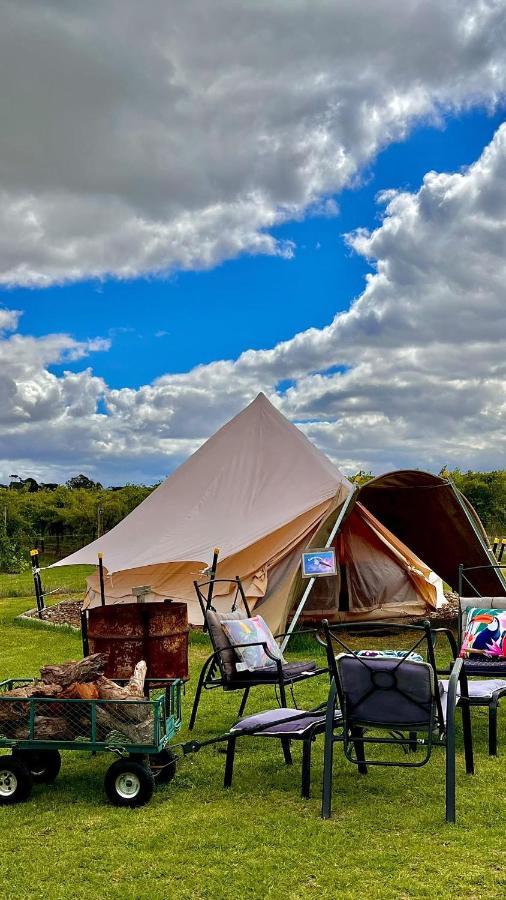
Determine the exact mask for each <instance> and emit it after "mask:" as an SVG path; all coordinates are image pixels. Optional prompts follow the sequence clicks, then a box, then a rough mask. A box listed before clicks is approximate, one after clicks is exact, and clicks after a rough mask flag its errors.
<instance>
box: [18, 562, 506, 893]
mask: <svg viewBox="0 0 506 900" xmlns="http://www.w3.org/2000/svg"><path fill="white" fill-rule="evenodd" d="M61 575H62V576H63V578H60V581H59V583H63V582H64V581H65V573H64V572H62V573H61ZM18 583H19V582H10V581H8V580H7V581H6V577H5V576H0V595H4V599H1V600H0V661H1V663H0V669H1V671H0V676H2V677H5V676H8V675H14V676H16V675H18V676H19V675H27V674H28V675H32V674H36V673H37V670H38V668H39V666H40V665H42V664H43V663H48V662H60V661H63V660H66V659H69V658H76V657H78V656H79V655H80V649H81V648H80V640H79V637H78V636H77V635H75V634H72V633H70V632H66V631H65V630H55V631H54V632H53V631H52V630H50V629H49V628H47V627H41V626H39V625H38V624H37V623H35V624H34V625H32V624H30V625H26V624H24V623H23V624H21V623H16V622H15V621H14V619H15V616H16V615H18V614H19V613H20V612H22V611H23V610H25V609H28V608H30V607H31V606H33V597H31V596H25V597H18V596H16V597H11V598H10V599H9V598H7V597H5V594H6V593H8V590H9V587H8V585H9V584H18ZM67 583H68V584H69V585H70V586H71V587H72V588H73V589H76V588H77V587H78V586H79V584H78V580H77V576H75V574H74V573H71V574H70V577H69V578H67ZM54 586H55V587H56V586H58V585H57V584H55V585H54ZM203 640H204V639H203V638H202V636H199V637H198V638H197V639H196V640H194V641H193V642H192V646H191V653H190V672H191V682H190V684H189V686H188V689H187V694H186V697H185V699H184V717H185V721H186V722H187V721H188V718H189V711H190V704H191V700H192V694H193V689H194V685H195V680H196V676H197V674H198V671H199V666H200V665H201V664H202V662H203V660H204V658H205V656H206V652H207V647H206V645H205V644H204V643H203ZM325 687H326V686H325V682H324V681H322V680H321V681H320V683H319V686H316V685H315V684H312V685H311V686H309V685H304V686H299V689H298V690H297V697H298V699H300V701H301V702H302V703H304V704H307V705H308V706H313V705H315V704H316V703H317V702H318V701H319V700H320V699H323V698H324V696H325ZM238 699H239V698H238V697H237V696H235V695H229V696H224V695H223V694H222V693H220V692H217V691H216V692H213V693H211V694H207V695H206V696H205V697H204V699H203V702H202V706H201V711H200V713H199V719H198V720H197V725H196V729H195V732H194V735H195V737H201V738H203V737H206V736H210V735H212V734H215V733H218V732H220V731H222V730H225V729H226V727H227V726H228V725H229V724H230V723H231V722H232V721H233V719H234V716H235V713H236V710H237V706H238ZM272 702H273V696H272V693H270V692H269V691H267V690H265V691H264V692H263V694H262V693H260V692H257V693H256V695H254V694H252V698H251V700H250V706H249V709H250V710H251V711H253V710H254V709H255V708H256V709H260V708H262V707H263V708H267V707H268V706H270V705H272ZM473 722H474V735H475V754H476V772H477V774H476V776H475V777H474V778H470V777H468V776H466V775H465V772H464V763H463V755H462V742H461V732H460V726H459V735H458V737H459V744H458V751H459V752H458V760H457V768H458V779H457V820H458V823H457V825H456V826H447V825H445V823H444V756H443V753H442V752H441V751H439V752H437V751H436V753H435V755H434V757H433V760H432V761H431V762H430V763H429V765H428V766H426V767H425V768H423V769H420V770H412V771H406V770H404V771H403V770H399V769H393V770H389V769H383V770H381V769H373V770H371V771H370V773H369V775H368V776H367V777H366V778H363V777H359V776H358V775H357V772H356V770H355V769H354V767H352V766H351V765H350V764H348V763H346V762H345V761H344V758H342V756H341V751H340V750H339V749H337V765H336V772H335V789H334V790H335V793H334V798H335V799H334V817H333V818H332V819H331V820H330V821H327V822H324V821H322V820H321V819H320V796H319V793H320V782H321V774H322V772H321V770H322V739H321V738H319V739H318V743H317V745H316V749H315V752H314V764H313V799H311V800H309V801H304V800H301V798H300V796H299V794H298V791H299V780H300V749H299V747H298V745H296V746H295V748H294V758H295V765H294V766H293V768H291V769H290V768H287V767H285V766H284V764H283V762H282V755H281V752H280V750H279V748H278V745H277V744H276V743H275V742H273V741H270V740H264V741H262V740H261V739H257V740H256V741H255V740H252V739H245V740H244V742H243V743H242V745H241V744H239V746H238V752H237V757H236V767H235V774H234V786H233V788H232V789H231V790H230V791H228V792H225V791H224V790H223V788H222V779H223V768H224V756H223V755H222V753H220V752H219V750H218V749H217V748H216V747H211V748H207V749H202V750H201V751H200V752H199V753H198V754H196V755H194V756H191V757H188V758H187V759H186V760H184V761H183V762H182V763H181V764H180V767H179V769H178V772H177V774H176V777H175V779H174V781H173V782H172V783H171V784H169V785H167V786H166V787H164V788H159V789H157V791H156V792H155V795H154V797H153V800H152V801H151V803H150V804H149V805H148V806H146V807H144V808H141V809H138V810H121V809H117V808H114V807H112V806H110V805H107V803H106V802H105V798H104V794H103V789H102V779H103V776H104V773H105V770H106V768H107V766H108V764H109V763H110V759H109V758H108V757H107V756H105V755H99V756H97V757H95V758H91V757H90V755H89V754H86V753H66V754H64V758H63V766H62V771H61V774H60V776H59V778H58V779H57V781H56V782H55V784H54V785H50V786H44V785H41V786H35V788H34V791H33V794H32V797H31V799H30V801H29V802H28V803H26V804H23V805H20V806H17V807H3V808H2V809H1V810H0V817H1V820H2V828H1V831H0V851H1V852H0V879H1V885H2V886H1V888H0V896H1V897H2V898H11V897H12V898H14V897H16V898H19V897H21V898H32V897H33V898H36V897H37V898H42V897H44V898H49V900H53V898H55V900H58V898H91V897H99V898H109V897H110V898H151V900H157V898H160V900H162V898H164V900H165V898H168V900H172V898H185V900H186V898H209V900H228V898H234V900H237V898H264V897H279V896H283V897H286V898H292V900H295V898H307V897H315V898H316V897H318V898H320V897H324V898H326V897H328V898H335V897H339V896H341V897H346V898H347V897H350V898H351V897H353V898H356V897H357V896H358V897H367V898H370V900H376V898H378V900H379V898H382V900H383V898H384V900H393V898H433V897H438V898H446V897H453V896H455V895H456V894H458V895H460V896H461V897H465V898H496V897H499V896H501V895H504V892H505V890H506V881H505V868H506V846H505V844H506V842H505V837H504V790H503V780H504V776H503V769H502V766H503V759H504V753H505V752H506V728H505V724H504V723H505V722H506V715H504V714H503V716H502V720H501V722H500V733H499V745H500V750H502V753H503V757H502V759H489V757H488V756H487V743H486V716H485V714H484V713H483V711H481V710H480V711H478V712H474V713H473ZM186 736H187V732H183V734H182V737H183V739H184V738H185V737H186Z"/></svg>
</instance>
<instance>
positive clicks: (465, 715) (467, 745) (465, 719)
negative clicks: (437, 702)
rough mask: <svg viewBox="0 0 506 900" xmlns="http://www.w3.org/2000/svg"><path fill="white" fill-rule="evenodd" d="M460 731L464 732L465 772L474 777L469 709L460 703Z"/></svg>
mask: <svg viewBox="0 0 506 900" xmlns="http://www.w3.org/2000/svg"><path fill="white" fill-rule="evenodd" d="M462 729H463V732H464V755H465V759H466V772H467V774H468V775H474V757H473V732H472V728H471V708H470V706H469V703H462ZM489 741H490V734H489Z"/></svg>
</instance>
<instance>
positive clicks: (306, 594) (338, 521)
mask: <svg viewBox="0 0 506 900" xmlns="http://www.w3.org/2000/svg"><path fill="white" fill-rule="evenodd" d="M357 491H358V485H356V484H355V485H353V490H352V491H350V493H349V494H348V496H347V497H346V500H345V501H344V503H343V505H342V507H341V511H340V513H339V515H338V517H337V519H336V521H335V522H334V527H333V528H332V531H331V532H330V534H329V536H328V538H327V540H326V543H325V547H330V545H331V544H332V541H333V540H334V538H335V536H336V534H337V532H338V530H339V527H340V525H341V523H342V521H343V519H344V517H345V515H346V512H347V510H348V507H349V506H350V503H351V500H352V498H353V497H355V495H356V494H357ZM315 581H316V579H315V578H310V579H309V581H308V584H307V587H306V590H305V591H304V593H303V595H302V597H301V599H300V603H299V605H298V607H297V609H296V610H295V612H294V614H293V617H292V621H291V622H290V625H289V627H288V630H287V633H286V637H285V638H284V640H283V643H282V644H281V652H282V653H284V651H285V648H286V645H287V644H288V641H289V640H290V638H291V636H292V634H293V630H294V628H295V626H296V624H297V622H298V620H299V616H300V614H301V612H302V610H303V609H304V607H305V605H306V603H307V599H308V597H309V595H310V593H311V591H312V589H313V585H314V583H315Z"/></svg>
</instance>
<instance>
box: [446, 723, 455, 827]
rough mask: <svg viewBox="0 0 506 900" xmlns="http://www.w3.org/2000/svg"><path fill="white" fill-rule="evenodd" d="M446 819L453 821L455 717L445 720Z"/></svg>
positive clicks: (452, 822)
mask: <svg viewBox="0 0 506 900" xmlns="http://www.w3.org/2000/svg"><path fill="white" fill-rule="evenodd" d="M445 775H446V821H447V822H449V823H451V824H454V823H455V719H454V716H453V715H452V716H451V717H449V718H448V721H447V732H446V772H445Z"/></svg>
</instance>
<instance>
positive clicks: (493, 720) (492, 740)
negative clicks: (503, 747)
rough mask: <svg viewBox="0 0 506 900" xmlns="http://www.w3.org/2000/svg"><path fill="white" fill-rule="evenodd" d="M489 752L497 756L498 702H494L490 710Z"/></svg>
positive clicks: (490, 754)
mask: <svg viewBox="0 0 506 900" xmlns="http://www.w3.org/2000/svg"><path fill="white" fill-rule="evenodd" d="M488 752H489V756H497V702H496V701H494V700H492V702H491V704H490V706H489V708H488Z"/></svg>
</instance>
